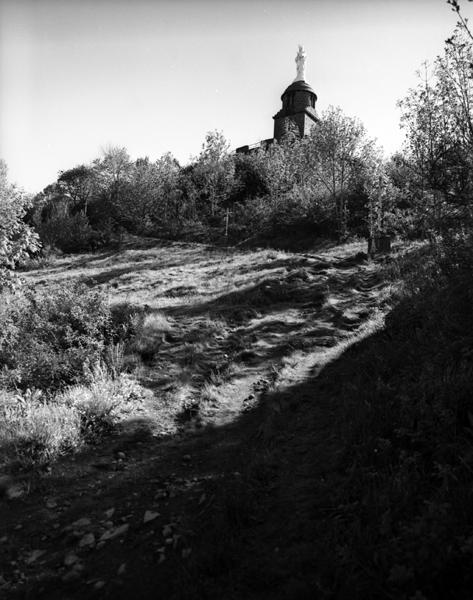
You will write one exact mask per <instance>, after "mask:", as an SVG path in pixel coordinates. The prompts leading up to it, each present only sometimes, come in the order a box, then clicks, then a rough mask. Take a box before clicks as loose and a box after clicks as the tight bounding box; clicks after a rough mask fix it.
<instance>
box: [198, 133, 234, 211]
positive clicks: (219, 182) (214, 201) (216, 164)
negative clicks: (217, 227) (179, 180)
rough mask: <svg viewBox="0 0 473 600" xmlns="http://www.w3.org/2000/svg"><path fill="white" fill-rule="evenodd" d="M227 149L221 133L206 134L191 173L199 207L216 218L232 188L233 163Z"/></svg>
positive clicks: (227, 144)
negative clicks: (197, 194)
mask: <svg viewBox="0 0 473 600" xmlns="http://www.w3.org/2000/svg"><path fill="white" fill-rule="evenodd" d="M229 148H230V145H229V143H228V142H227V140H226V139H225V137H224V135H223V134H222V133H221V132H219V131H210V132H208V133H207V135H206V136H205V142H204V144H203V145H202V151H201V153H200V155H199V157H198V158H197V160H196V162H195V165H194V168H193V171H192V174H193V180H194V182H195V185H196V188H197V190H198V193H199V202H200V203H201V207H202V208H203V209H204V210H205V209H207V211H208V212H209V213H210V215H211V216H212V217H215V216H216V214H217V212H218V209H219V208H220V207H221V205H222V203H223V202H224V200H225V199H226V198H227V197H228V195H229V193H230V190H231V188H232V186H233V175H234V162H233V158H232V156H231V155H230V153H229Z"/></svg>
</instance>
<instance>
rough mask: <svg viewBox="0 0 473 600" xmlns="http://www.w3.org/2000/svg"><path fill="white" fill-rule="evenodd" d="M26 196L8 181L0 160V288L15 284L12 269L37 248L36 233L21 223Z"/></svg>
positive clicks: (3, 165)
mask: <svg viewBox="0 0 473 600" xmlns="http://www.w3.org/2000/svg"><path fill="white" fill-rule="evenodd" d="M29 203H30V198H28V196H27V195H26V194H25V193H24V192H22V191H21V190H19V189H18V188H17V187H16V186H15V185H12V184H10V183H9V182H8V179H7V166H6V163H5V162H4V161H3V160H0V290H2V289H4V288H8V287H14V286H15V285H16V284H17V283H18V279H17V278H16V277H15V275H14V273H13V271H14V269H15V267H16V266H17V265H18V263H19V262H21V261H22V260H24V259H25V258H27V257H28V256H29V254H30V253H32V252H36V251H37V250H38V249H39V241H38V236H37V234H36V233H35V232H34V231H33V230H32V229H31V228H30V227H29V226H28V225H27V224H26V223H25V221H24V216H25V214H26V210H27V208H28V205H29Z"/></svg>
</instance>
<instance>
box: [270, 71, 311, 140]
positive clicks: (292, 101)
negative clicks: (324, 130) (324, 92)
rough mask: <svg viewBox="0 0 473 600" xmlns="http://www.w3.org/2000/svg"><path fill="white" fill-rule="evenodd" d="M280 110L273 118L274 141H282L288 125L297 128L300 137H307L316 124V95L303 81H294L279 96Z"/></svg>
mask: <svg viewBox="0 0 473 600" xmlns="http://www.w3.org/2000/svg"><path fill="white" fill-rule="evenodd" d="M281 100H282V108H281V110H280V111H279V112H278V113H276V114H275V115H274V117H273V119H274V139H275V140H276V141H278V142H280V141H281V140H282V138H283V137H284V135H285V134H286V133H287V131H288V129H289V123H293V124H294V125H296V126H297V128H298V130H299V134H300V136H301V137H304V136H305V135H308V133H309V132H310V130H311V129H312V127H313V126H314V125H315V124H316V123H317V114H316V112H315V103H316V102H317V95H316V93H315V92H314V90H313V89H312V88H311V87H310V85H309V84H308V83H306V82H305V81H294V82H293V83H291V85H290V86H289V87H288V88H286V90H285V91H284V93H283V95H282V96H281Z"/></svg>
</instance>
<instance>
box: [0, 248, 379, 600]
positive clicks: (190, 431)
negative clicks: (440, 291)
mask: <svg viewBox="0 0 473 600" xmlns="http://www.w3.org/2000/svg"><path fill="white" fill-rule="evenodd" d="M363 250H364V247H363V246H362V245H361V244H351V245H346V246H343V247H336V248H332V249H331V248H330V247H328V248H325V249H323V248H319V249H318V251H317V252H316V253H315V252H314V253H305V254H293V253H285V252H280V251H275V250H259V251H242V252H233V251H229V252H226V251H222V250H215V249H212V248H210V249H209V248H207V247H205V246H203V245H202V246H201V245H198V244H186V243H165V242H162V243H157V242H156V241H151V240H149V241H147V240H145V241H140V242H136V243H130V244H128V245H125V246H124V247H123V249H122V250H121V251H119V252H114V253H113V252H111V253H107V254H92V255H80V256H73V257H71V256H67V257H62V258H57V259H55V260H53V261H51V262H50V263H49V264H48V265H47V266H45V267H43V268H40V269H37V270H32V271H29V272H28V273H27V274H26V277H27V278H28V279H29V280H30V281H32V282H34V284H35V286H36V287H41V286H46V287H47V286H50V285H51V284H52V283H61V282H65V281H70V280H78V281H82V282H85V283H87V284H88V285H90V286H91V287H96V286H99V287H101V288H103V289H105V290H107V291H108V292H109V294H110V299H111V301H112V302H113V303H117V304H119V303H124V302H126V303H128V304H132V305H133V306H135V307H137V308H141V309H142V311H144V314H145V318H144V321H143V328H142V331H141V335H140V337H139V339H138V340H137V341H136V342H135V344H134V346H133V347H132V348H131V349H130V348H128V349H126V350H125V352H124V355H122V356H120V357H119V360H121V361H124V362H125V363H126V365H127V368H128V369H129V370H131V371H132V372H133V374H134V376H136V378H137V379H138V380H139V383H140V386H141V390H142V399H141V402H140V403H139V406H138V409H139V410H136V411H134V412H132V413H131V414H130V415H129V417H128V418H127V419H124V420H123V422H122V424H121V427H120V428H119V430H118V431H116V432H115V433H113V434H112V435H111V436H109V437H106V438H104V439H103V440H101V442H100V444H97V445H96V446H91V447H88V448H87V449H86V450H84V451H82V452H81V453H79V454H75V455H74V456H66V457H64V458H62V459H61V460H60V461H58V462H57V463H54V464H51V465H49V466H48V467H47V468H46V469H44V471H43V472H41V473H39V474H38V473H35V474H34V475H31V474H23V475H21V476H18V478H17V479H15V481H14V483H12V484H11V486H10V487H9V488H8V490H7V491H5V490H4V498H3V500H1V501H0V523H1V530H0V559H1V561H0V562H1V563H2V565H3V566H4V569H3V575H2V579H1V580H0V590H1V593H2V597H5V598H10V597H11V598H15V597H21V598H48V599H52V598H61V599H65V598H95V597H97V598H102V597H103V598H108V597H110V598H158V597H161V595H162V597H163V598H164V597H166V598H306V597H307V598H313V597H314V595H313V594H314V593H318V594H319V595H320V597H331V596H333V595H334V594H335V590H336V593H337V594H338V596H339V597H345V594H346V597H350V595H349V590H345V591H344V590H343V585H342V584H341V582H340V581H336V580H335V579H334V577H335V578H336V576H335V575H334V574H333V573H332V576H331V577H328V576H327V577H326V576H325V575H324V573H325V572H326V571H327V569H326V568H324V561H325V562H326V561H327V560H328V559H327V552H328V547H329V546H330V539H327V535H325V533H324V531H325V529H326V527H327V525H326V523H327V519H328V518H329V517H330V519H332V524H333V518H335V517H336V516H337V509H336V506H334V502H336V500H335V498H336V496H337V493H338V492H337V489H338V488H337V486H338V481H339V478H340V477H341V474H340V472H339V470H338V463H337V460H338V457H339V455H340V453H341V452H342V451H343V440H342V435H343V434H342V430H341V428H340V423H341V421H342V420H343V417H342V412H343V410H344V407H343V406H342V405H341V404H340V403H339V402H330V401H328V399H327V398H326V397H324V396H323V395H320V394H319V393H318V392H317V391H316V389H315V381H316V377H317V375H318V374H319V372H320V370H321V369H322V368H323V367H324V366H325V365H327V364H328V363H330V362H333V361H336V360H337V359H338V358H339V357H340V356H341V355H342V354H343V352H344V351H345V350H346V349H347V347H349V346H350V345H352V344H353V343H354V342H355V341H357V340H361V339H362V338H363V337H366V336H368V335H369V334H370V333H372V332H373V331H375V330H376V329H378V328H380V326H381V325H382V322H383V314H384V313H385V312H386V311H387V310H388V308H389V306H388V305H389V301H390V289H389V286H388V285H387V284H386V282H385V281H383V279H382V278H381V277H380V275H379V265H377V264H376V263H375V262H369V261H367V260H366V256H365V255H364V254H363ZM117 360H118V359H117ZM137 402H138V401H137ZM334 516H335V517H334ZM324 528H325V529H324ZM324 536H325V537H324ZM320 539H324V540H325V542H324V543H323V544H321V543H320V541H318V540H320ZM332 550H333V549H332Z"/></svg>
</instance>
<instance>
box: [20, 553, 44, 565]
mask: <svg viewBox="0 0 473 600" xmlns="http://www.w3.org/2000/svg"><path fill="white" fill-rule="evenodd" d="M45 552H46V550H33V551H32V552H31V553H30V554H29V556H28V557H27V558H26V560H25V563H26V564H27V565H31V564H32V563H34V561H35V560H38V558H39V557H40V556H43V554H44V553H45Z"/></svg>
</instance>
